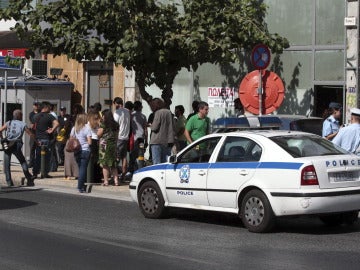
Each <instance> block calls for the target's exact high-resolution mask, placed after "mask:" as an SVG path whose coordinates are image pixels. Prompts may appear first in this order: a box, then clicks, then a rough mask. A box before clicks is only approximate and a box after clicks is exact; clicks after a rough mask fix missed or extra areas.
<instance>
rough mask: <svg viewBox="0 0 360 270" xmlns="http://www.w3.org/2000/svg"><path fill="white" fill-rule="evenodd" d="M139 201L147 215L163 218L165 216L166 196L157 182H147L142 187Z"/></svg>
mask: <svg viewBox="0 0 360 270" xmlns="http://www.w3.org/2000/svg"><path fill="white" fill-rule="evenodd" d="M138 201H139V206H140V209H141V212H142V213H143V215H144V216H145V217H147V218H161V217H163V216H164V214H165V206H164V198H163V196H162V194H161V191H160V189H159V187H158V185H157V184H156V183H155V182H146V183H145V184H143V185H142V186H141V187H140V190H139V193H138Z"/></svg>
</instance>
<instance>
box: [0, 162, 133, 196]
mask: <svg viewBox="0 0 360 270" xmlns="http://www.w3.org/2000/svg"><path fill="white" fill-rule="evenodd" d="M49 174H50V176H52V178H43V179H41V178H37V179H35V181H34V182H35V186H34V187H27V186H21V179H22V178H23V177H24V174H23V172H22V168H21V166H20V165H19V164H11V177H12V179H13V182H14V187H11V188H9V187H7V185H6V180H5V173H4V170H3V166H1V174H0V186H1V189H2V190H3V191H5V190H13V189H19V188H26V189H42V190H47V191H53V192H60V193H67V194H79V195H84V196H89V197H98V198H108V199H117V200H124V201H132V200H131V197H130V191H129V184H128V183H122V184H121V185H120V186H102V185H101V184H100V183H94V184H93V185H91V186H90V187H88V188H87V190H89V191H90V192H89V193H79V192H78V191H77V180H66V179H64V177H65V175H64V167H63V166H60V167H59V168H58V171H56V172H50V173H49Z"/></svg>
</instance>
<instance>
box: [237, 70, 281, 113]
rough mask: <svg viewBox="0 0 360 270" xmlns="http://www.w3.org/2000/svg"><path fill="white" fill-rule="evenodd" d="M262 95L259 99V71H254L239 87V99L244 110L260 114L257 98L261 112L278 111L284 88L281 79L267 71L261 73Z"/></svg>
mask: <svg viewBox="0 0 360 270" xmlns="http://www.w3.org/2000/svg"><path fill="white" fill-rule="evenodd" d="M261 76H262V80H261V81H262V88H263V90H264V91H263V95H262V96H261V97H259V93H258V89H259V71H258V70H254V71H252V72H250V73H248V74H247V75H246V76H245V78H244V79H243V80H242V81H241V83H240V87H239V97H240V100H241V103H242V104H243V106H244V108H245V110H247V111H249V112H251V113H253V114H260V110H259V98H262V100H263V101H264V102H262V109H261V112H262V113H265V114H269V113H272V112H273V111H275V110H276V109H278V108H279V107H280V105H281V103H282V102H283V100H284V95H285V87H284V84H283V82H282V80H281V78H280V77H279V76H278V75H277V74H276V73H274V72H271V71H268V70H262V71H261Z"/></svg>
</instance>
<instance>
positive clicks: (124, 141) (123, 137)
mask: <svg viewBox="0 0 360 270" xmlns="http://www.w3.org/2000/svg"><path fill="white" fill-rule="evenodd" d="M114 105H115V111H114V120H115V122H117V123H118V124H119V134H118V139H117V156H118V160H119V161H121V174H120V173H119V179H120V180H123V179H124V178H125V175H126V172H127V158H126V157H127V148H128V142H129V135H130V112H129V110H128V109H125V108H124V107H123V105H124V101H123V100H122V98H120V97H116V98H115V99H114Z"/></svg>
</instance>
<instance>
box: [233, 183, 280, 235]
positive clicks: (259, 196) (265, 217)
mask: <svg viewBox="0 0 360 270" xmlns="http://www.w3.org/2000/svg"><path fill="white" fill-rule="evenodd" d="M240 218H241V220H242V222H243V224H244V226H245V227H246V228H247V229H248V230H249V231H250V232H258V233H261V232H267V231H270V230H271V229H272V227H273V226H274V224H275V215H274V213H273V211H272V208H271V205H270V202H269V200H268V199H267V197H266V195H265V194H264V193H263V192H261V191H260V190H250V191H249V192H248V193H246V195H245V196H244V198H243V200H242V202H241V211H240Z"/></svg>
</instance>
